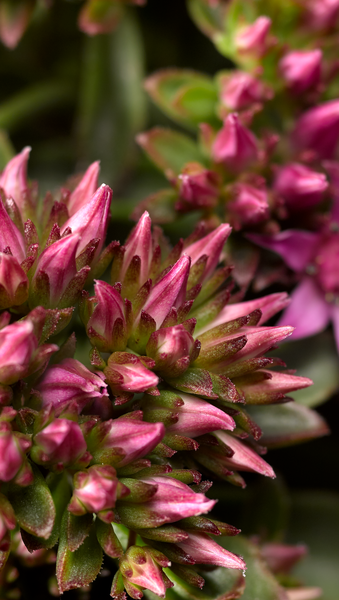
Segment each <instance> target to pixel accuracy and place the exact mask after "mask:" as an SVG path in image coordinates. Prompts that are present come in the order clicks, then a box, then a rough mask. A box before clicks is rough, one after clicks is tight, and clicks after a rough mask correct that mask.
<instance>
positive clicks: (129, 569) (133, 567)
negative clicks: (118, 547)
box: [119, 546, 171, 598]
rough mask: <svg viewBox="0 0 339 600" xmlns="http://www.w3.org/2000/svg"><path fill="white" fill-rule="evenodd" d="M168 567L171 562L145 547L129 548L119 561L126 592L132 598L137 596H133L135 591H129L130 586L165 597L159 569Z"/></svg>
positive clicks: (164, 586)
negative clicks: (158, 559) (158, 560)
mask: <svg viewBox="0 0 339 600" xmlns="http://www.w3.org/2000/svg"><path fill="white" fill-rule="evenodd" d="M159 555H160V556H161V558H160V563H161V564H160V565H159V564H158V562H157V560H156V558H157V557H158V556H159ZM170 566H171V562H170V561H169V560H168V558H167V557H166V556H165V555H164V554H162V553H160V552H158V551H156V550H153V548H148V547H147V546H146V547H145V546H143V547H140V546H130V547H129V548H128V550H127V551H126V552H125V554H124V556H123V557H122V559H120V561H119V568H120V572H121V574H122V576H123V579H124V583H125V587H126V590H127V592H128V593H129V595H131V594H132V598H133V597H135V598H137V597H139V595H137V594H135V590H133V589H130V587H129V586H131V584H132V586H137V588H141V589H147V590H150V591H151V592H153V593H154V594H156V595H157V596H160V597H161V598H164V597H165V595H166V585H165V582H164V579H163V575H162V569H161V567H170ZM141 589H140V592H141ZM133 593H134V595H133ZM140 597H141V594H140Z"/></svg>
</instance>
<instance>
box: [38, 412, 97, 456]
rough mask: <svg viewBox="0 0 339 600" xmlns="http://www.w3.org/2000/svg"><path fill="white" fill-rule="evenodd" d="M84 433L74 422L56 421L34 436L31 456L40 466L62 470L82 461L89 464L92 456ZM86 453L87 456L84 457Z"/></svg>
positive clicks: (66, 420)
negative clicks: (55, 467) (57, 467)
mask: <svg viewBox="0 0 339 600" xmlns="http://www.w3.org/2000/svg"><path fill="white" fill-rule="evenodd" d="M86 450H87V446H86V442H85V440H84V436H83V433H82V431H81V429H80V427H79V425H78V423H74V421H70V420H68V419H55V420H54V421H52V423H50V424H49V425H47V427H45V428H44V429H43V430H42V431H40V432H39V433H37V434H36V435H35V436H34V446H33V448H32V451H31V456H32V459H33V460H34V462H37V463H38V464H40V465H46V466H48V465H57V466H60V467H61V468H64V467H68V466H70V465H74V463H77V462H78V461H79V460H80V459H82V460H83V461H85V462H86V459H87V463H88V462H89V460H90V458H91V457H90V454H89V453H88V452H86ZM85 453H86V454H87V456H84V455H85Z"/></svg>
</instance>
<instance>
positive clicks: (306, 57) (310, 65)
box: [279, 49, 322, 94]
mask: <svg viewBox="0 0 339 600" xmlns="http://www.w3.org/2000/svg"><path fill="white" fill-rule="evenodd" d="M321 61H322V52H321V50H319V49H316V50H293V51H291V52H288V53H287V54H285V56H284V57H283V58H282V59H281V61H280V63H279V68H280V72H281V74H282V76H283V78H284V79H285V81H286V83H287V85H288V86H289V87H290V88H291V89H292V90H293V91H294V92H295V93H297V94H300V93H303V92H305V91H307V90H309V89H312V88H313V89H314V88H316V87H317V85H318V84H319V83H320V78H321Z"/></svg>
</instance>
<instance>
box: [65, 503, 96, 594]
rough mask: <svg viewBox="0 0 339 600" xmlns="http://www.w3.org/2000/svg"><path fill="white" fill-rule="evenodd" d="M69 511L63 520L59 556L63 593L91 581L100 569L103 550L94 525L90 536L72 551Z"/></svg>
mask: <svg viewBox="0 0 339 600" xmlns="http://www.w3.org/2000/svg"><path fill="white" fill-rule="evenodd" d="M68 515H69V513H68V511H67V510H65V513H64V516H63V518H62V522H61V532H60V541H59V548H58V556H57V565H56V571H57V580H58V586H59V591H60V593H61V594H62V593H63V592H66V591H67V590H72V589H74V588H78V587H82V586H84V585H88V584H89V583H91V582H92V581H93V580H94V579H95V578H96V576H97V574H98V573H99V571H100V568H101V564H102V550H101V547H100V545H99V542H98V540H97V538H96V535H95V530H94V527H92V529H91V531H90V533H89V536H88V537H87V538H86V539H85V541H84V542H83V543H82V545H81V546H80V548H78V549H77V550H75V552H71V551H70V549H69V548H68V544H67V539H68Z"/></svg>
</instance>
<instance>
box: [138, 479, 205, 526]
mask: <svg viewBox="0 0 339 600" xmlns="http://www.w3.org/2000/svg"><path fill="white" fill-rule="evenodd" d="M141 481H144V482H145V483H149V484H151V485H156V486H157V491H156V493H155V494H154V496H153V497H152V499H151V500H150V501H149V502H147V503H145V505H144V506H145V507H147V509H148V510H150V511H152V513H153V514H154V515H157V516H158V519H159V522H158V525H161V524H164V523H174V522H175V521H178V520H180V519H184V518H186V517H193V516H197V515H202V514H204V513H207V512H209V511H210V510H211V509H212V508H213V506H214V505H215V502H216V501H215V500H209V499H208V498H206V496H204V494H197V493H196V492H193V490H191V488H190V487H189V486H188V485H186V484H185V483H182V482H181V481H178V480H177V479H172V478H169V477H143V478H142V479H141Z"/></svg>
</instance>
